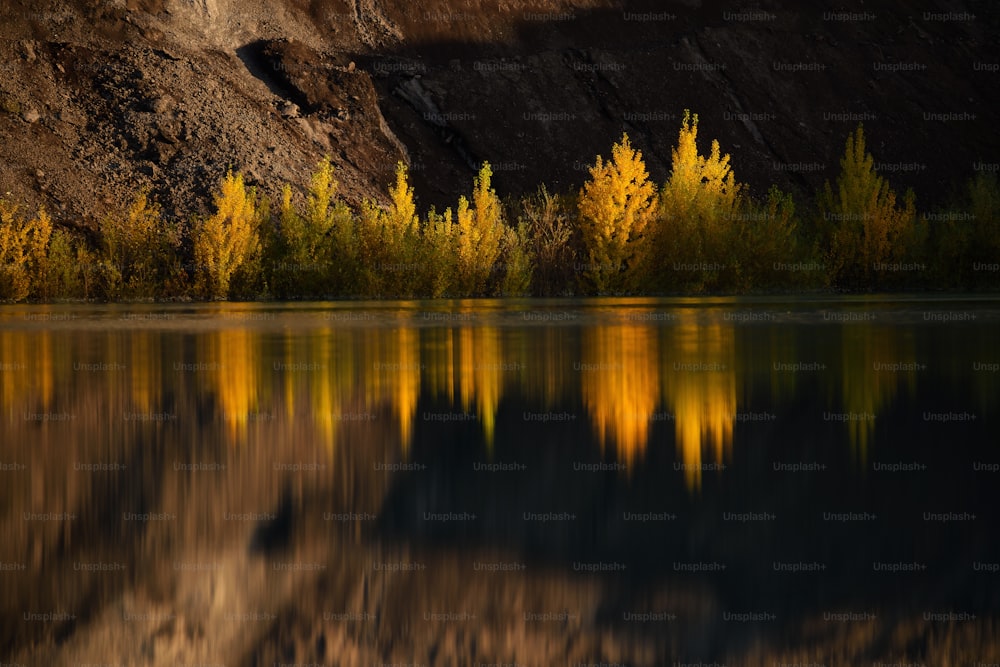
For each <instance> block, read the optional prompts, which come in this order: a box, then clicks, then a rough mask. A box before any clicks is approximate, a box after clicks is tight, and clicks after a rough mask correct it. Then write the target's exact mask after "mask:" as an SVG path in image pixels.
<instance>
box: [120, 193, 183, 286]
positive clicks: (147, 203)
mask: <svg viewBox="0 0 1000 667" xmlns="http://www.w3.org/2000/svg"><path fill="white" fill-rule="evenodd" d="M100 231H101V259H102V264H101V269H102V276H101V277H102V280H103V290H102V291H103V294H104V296H105V298H108V299H112V300H117V299H136V298H153V297H155V296H158V295H161V294H162V293H163V292H164V287H165V286H167V285H168V284H169V283H171V281H174V280H176V279H177V277H178V274H179V273H180V268H179V263H178V251H179V248H180V244H181V231H180V230H179V229H178V228H177V226H176V225H168V224H166V223H165V222H164V220H163V218H162V216H161V214H160V208H159V206H158V205H157V204H156V203H155V202H153V201H151V200H150V198H149V193H148V191H142V192H140V193H139V194H138V195H136V197H135V199H133V201H132V203H131V205H130V206H129V208H128V210H127V211H126V212H125V214H124V215H123V216H109V217H107V218H105V219H104V220H103V221H102V223H101V227H100Z"/></svg>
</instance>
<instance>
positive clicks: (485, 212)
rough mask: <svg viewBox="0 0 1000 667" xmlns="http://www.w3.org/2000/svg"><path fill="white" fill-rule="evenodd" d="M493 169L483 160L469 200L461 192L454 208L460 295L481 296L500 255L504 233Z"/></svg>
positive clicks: (456, 261) (456, 265) (457, 280)
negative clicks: (493, 180) (493, 179)
mask: <svg viewBox="0 0 1000 667" xmlns="http://www.w3.org/2000/svg"><path fill="white" fill-rule="evenodd" d="M492 178H493V169H492V168H491V167H490V163H489V162H484V163H483V166H482V167H481V168H480V170H479V174H478V175H477V176H476V177H475V178H474V179H473V182H472V183H473V187H472V202H471V205H470V202H469V200H468V199H466V198H465V196H464V195H463V196H462V197H460V198H459V200H458V208H457V209H456V211H455V228H454V229H453V236H454V241H455V268H456V271H457V276H456V287H457V289H458V291H459V292H460V293H461V294H463V295H473V296H474V295H482V294H485V293H487V292H488V291H489V288H490V287H492V285H491V284H490V282H491V277H492V276H493V273H494V271H495V270H496V268H497V260H498V259H499V258H500V252H501V243H502V240H503V236H504V222H503V207H502V206H501V204H500V198H499V197H497V194H496V191H495V190H493V187H492V183H491V180H492Z"/></svg>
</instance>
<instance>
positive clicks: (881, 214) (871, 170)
mask: <svg viewBox="0 0 1000 667" xmlns="http://www.w3.org/2000/svg"><path fill="white" fill-rule="evenodd" d="M874 162H875V161H874V158H873V157H872V155H871V153H868V152H866V150H865V135H864V129H863V127H862V126H861V125H860V124H859V125H858V128H857V130H856V132H855V133H854V134H851V135H848V137H847V146H846V149H845V152H844V156H843V157H842V158H841V160H840V175H839V176H838V177H837V189H836V191H835V190H834V189H833V187H831V185H830V183H829V181H828V182H827V183H826V184H825V185H824V188H823V191H822V193H821V194H820V197H819V211H820V213H821V220H819V221H818V227H819V229H820V230H821V231H820V234H821V239H822V243H823V247H824V249H825V251H826V261H827V263H828V265H829V271H830V277H831V279H832V282H833V283H834V284H835V285H837V286H840V287H848V288H857V287H873V286H875V285H876V284H877V282H878V281H879V280H884V279H885V277H884V274H885V269H886V267H889V266H891V265H893V264H899V263H904V262H905V261H906V260H907V258H908V257H907V256H908V254H910V253H911V252H912V251H913V250H915V247H916V246H917V244H918V241H919V230H918V229H917V228H916V222H917V218H916V206H915V203H914V199H915V198H914V196H913V193H912V191H908V192H907V193H906V195H905V196H904V198H903V203H902V206H901V207H900V206H898V205H897V203H896V193H895V192H894V191H893V190H892V189H891V188H890V187H889V183H888V181H886V180H885V179H884V178H882V177H881V176H879V175H878V173H876V171H875V164H874ZM880 272H881V273H880Z"/></svg>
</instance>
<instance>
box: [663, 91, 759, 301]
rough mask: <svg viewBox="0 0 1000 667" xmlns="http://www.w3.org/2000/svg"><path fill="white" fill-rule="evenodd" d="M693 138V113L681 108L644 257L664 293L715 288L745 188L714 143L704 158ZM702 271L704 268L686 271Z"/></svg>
mask: <svg viewBox="0 0 1000 667" xmlns="http://www.w3.org/2000/svg"><path fill="white" fill-rule="evenodd" d="M697 139H698V114H692V113H691V112H690V111H689V110H687V109H685V110H684V118H683V120H682V121H681V129H680V132H679V133H678V135H677V146H676V147H674V148H673V150H672V151H671V154H670V156H671V168H670V176H669V178H668V179H667V182H666V183H665V184H664V186H663V189H662V190H661V192H660V210H659V212H658V216H657V218H658V219H657V224H656V229H655V232H654V233H653V234H652V235H653V236H654V237H655V241H654V242H653V243H652V244H651V246H652V247H651V250H652V252H651V254H650V255H649V256H648V257H647V259H648V260H649V261H650V266H649V269H648V271H649V272H650V273H651V274H654V275H655V276H656V277H657V278H658V280H657V281H656V282H657V283H658V285H659V286H660V287H662V288H665V289H676V288H678V287H685V288H688V289H695V290H697V289H701V288H703V287H706V286H714V285H715V284H716V283H718V280H719V276H718V273H719V272H720V271H724V270H725V268H723V267H727V266H728V264H727V263H728V262H730V258H731V251H732V247H733V242H734V239H736V238H737V237H738V235H739V229H738V227H737V226H736V224H737V222H738V220H739V217H740V216H739V214H738V211H739V209H740V207H741V205H742V201H743V195H744V191H745V187H744V186H743V185H741V184H740V183H737V182H736V176H735V174H733V170H732V167H731V166H730V164H729V154H728V153H726V154H723V153H722V151H721V149H720V147H719V142H718V141H717V140H714V139H713V140H712V144H711V148H710V150H709V154H708V155H700V154H699V153H698V143H697ZM701 266H707V267H709V268H708V270H701V269H698V268H695V269H694V270H691V269H689V268H688V267H701ZM675 267H680V268H675Z"/></svg>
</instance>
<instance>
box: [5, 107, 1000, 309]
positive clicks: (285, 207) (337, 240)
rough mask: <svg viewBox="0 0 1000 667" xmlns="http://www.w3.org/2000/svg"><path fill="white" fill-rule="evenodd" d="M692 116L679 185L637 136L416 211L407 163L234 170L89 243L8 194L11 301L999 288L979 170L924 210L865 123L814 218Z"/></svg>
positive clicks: (681, 145)
mask: <svg viewBox="0 0 1000 667" xmlns="http://www.w3.org/2000/svg"><path fill="white" fill-rule="evenodd" d="M697 135H698V116H697V115H695V114H691V113H690V112H687V111H686V112H685V114H684V118H683V121H682V123H681V128H680V131H679V133H678V139H677V144H676V146H675V147H674V148H673V149H672V151H671V171H670V175H669V177H668V179H667V181H666V182H665V183H664V184H663V185H662V186H657V184H655V183H654V182H653V181H651V180H650V178H649V175H648V173H647V172H646V167H645V164H644V162H643V159H642V153H641V151H640V150H638V149H636V148H634V147H633V146H632V145H631V142H630V140H629V137H628V135H623V136H622V138H621V139H620V140H619V141H618V142H617V143H615V144H614V145H613V146H612V149H611V155H610V157H609V158H608V159H607V160H605V159H604V158H603V157H602V156H597V158H596V161H595V163H594V164H593V165H592V166H591V167H590V170H589V178H588V180H587V181H586V182H585V183H584V184H583V187H582V188H581V189H580V190H579V191H578V192H575V193H566V194H557V193H550V192H549V191H548V190H547V189H546V188H545V186H544V185H542V186H540V187H539V188H538V190H537V192H535V193H534V194H532V195H530V196H527V197H523V198H521V199H520V200H517V201H513V202H506V203H505V202H503V201H502V200H501V199H500V198H499V196H498V195H497V193H496V191H495V189H494V188H493V183H492V178H493V173H492V170H491V167H490V165H489V163H484V164H483V165H482V167H481V169H480V170H479V173H478V174H477V175H476V176H475V177H474V178H473V181H472V190H471V193H470V196H469V197H466V196H462V197H460V198H459V200H458V202H457V204H456V205H455V207H454V208H451V207H449V208H447V209H445V210H444V211H437V210H435V209H434V208H431V209H430V210H428V211H426V212H424V213H423V214H420V213H419V212H418V210H417V206H416V201H415V197H414V192H413V188H412V187H411V186H410V185H409V183H408V173H407V169H406V166H405V165H404V164H402V163H400V164H399V165H398V166H397V169H396V178H395V182H394V183H393V184H392V185H391V186H390V187H389V190H388V195H389V198H388V199H389V204H388V205H378V204H376V203H375V202H373V201H367V202H365V203H363V204H362V205H361V206H360V207H357V208H352V207H350V206H348V205H347V204H346V203H345V202H344V201H343V200H342V199H340V198H339V197H338V193H337V189H338V183H337V180H336V177H335V174H334V169H333V166H332V165H331V163H330V160H329V158H324V159H323V160H321V161H320V162H319V164H318V165H317V166H316V168H315V171H314V172H313V173H312V176H311V179H310V182H309V186H308V188H307V191H306V193H305V196H304V197H295V196H294V194H293V191H292V188H291V186H290V185H288V184H285V185H284V187H283V188H282V189H281V191H280V194H279V195H278V196H277V197H275V198H274V201H272V200H271V199H270V198H268V197H267V196H265V195H264V194H263V193H261V192H259V191H257V189H255V188H253V187H248V186H247V185H246V183H245V182H244V179H243V176H242V174H240V173H233V172H232V171H229V172H228V173H227V174H226V175H225V176H224V177H223V178H222V179H221V181H220V183H219V185H218V188H217V190H216V191H215V193H214V195H213V206H212V210H214V212H213V213H211V214H210V215H206V216H199V217H195V218H192V219H191V220H190V221H186V222H178V221H170V220H167V219H166V218H165V217H164V216H163V215H162V214H161V210H160V207H159V206H158V205H157V203H156V202H155V201H154V200H153V199H152V198H151V197H150V195H149V193H148V191H143V192H140V193H138V194H137V195H136V196H135V197H134V198H133V199H132V201H131V202H130V203H129V204H128V206H127V207H123V210H122V211H121V212H120V214H118V215H111V216H107V217H105V218H104V219H103V220H101V221H100V223H99V226H98V229H97V232H98V233H97V234H96V239H97V240H96V241H93V240H91V239H88V238H86V237H84V236H83V235H80V234H78V233H76V232H74V231H71V230H69V229H63V228H59V227H58V226H57V225H54V224H53V221H52V219H51V217H50V216H49V215H48V213H47V212H46V211H45V209H44V208H42V209H40V210H39V211H37V212H36V213H35V214H34V215H25V214H24V213H23V212H22V211H21V206H19V205H18V204H17V203H16V202H13V201H11V200H10V199H8V198H0V299H3V300H6V301H23V300H32V301H52V300H59V299H94V300H107V301H127V300H150V299H202V300H215V299H297V298H414V297H431V298H434V297H465V296H524V295H538V296H556V295H595V294H691V293H747V292H757V291H772V290H811V289H833V290H850V291H872V290H893V289H910V288H920V289H936V288H955V289H970V288H971V289H975V288H989V287H997V286H1000V265H998V263H1000V186H998V181H997V175H996V173H995V172H991V171H986V170H981V171H979V172H977V173H976V174H975V175H974V176H973V177H972V178H971V179H969V181H968V182H967V183H966V185H965V188H964V190H963V192H962V193H961V194H959V195H958V196H957V197H955V198H954V201H953V202H952V204H953V205H952V206H950V207H948V208H947V209H939V210H936V211H926V212H919V213H918V211H917V208H916V198H915V195H914V193H913V192H912V191H907V192H905V193H904V194H903V195H902V197H898V196H897V194H896V193H895V191H894V190H893V189H892V188H891V186H890V184H889V183H888V181H887V180H886V179H885V178H884V177H883V176H882V175H880V174H879V173H878V171H877V169H876V167H875V161H874V158H873V157H872V155H871V154H870V153H869V152H868V151H867V148H866V145H865V135H864V128H863V127H862V126H861V125H859V126H858V127H857V129H856V130H855V131H854V132H852V133H851V134H850V135H849V136H848V137H847V141H846V145H845V150H844V154H843V156H842V157H841V160H840V173H839V175H838V177H837V179H836V181H835V182H834V183H830V182H826V183H825V185H824V187H823V188H822V189H821V190H820V191H819V192H818V193H817V194H816V197H815V201H814V202H813V205H812V206H811V207H809V210H808V212H806V213H805V214H802V215H800V214H799V213H798V212H797V210H796V205H795V202H794V200H793V197H792V196H791V195H790V194H789V193H785V192H782V191H781V190H780V189H778V188H777V187H775V186H772V187H771V189H770V190H769V191H768V192H767V193H766V195H764V196H762V197H755V196H751V194H750V192H749V189H748V187H747V186H746V185H745V184H743V183H740V182H738V181H737V180H736V176H735V174H734V172H733V169H732V166H731V164H730V156H729V155H728V154H723V153H722V151H721V149H720V147H719V143H718V142H717V141H712V142H711V145H710V148H709V152H708V153H707V154H701V153H699V149H698V146H697V138H698V136H697Z"/></svg>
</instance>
